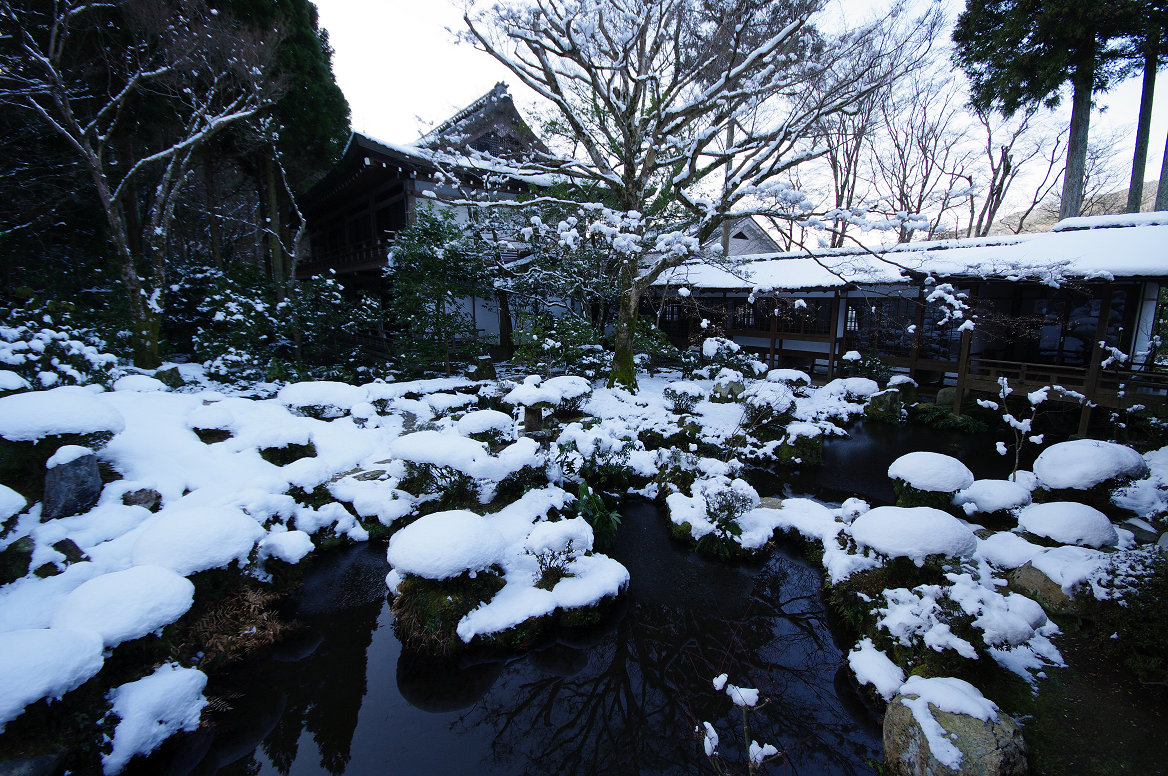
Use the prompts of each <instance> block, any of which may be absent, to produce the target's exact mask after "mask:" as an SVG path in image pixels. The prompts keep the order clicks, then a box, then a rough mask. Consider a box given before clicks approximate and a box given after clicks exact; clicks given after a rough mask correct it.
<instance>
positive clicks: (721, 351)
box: [701, 337, 767, 377]
mask: <svg viewBox="0 0 1168 776" xmlns="http://www.w3.org/2000/svg"><path fill="white" fill-rule="evenodd" d="M701 361H702V364H703V365H704V366H705V368H706V374H705V375H703V376H705V377H709V376H710V375H712V374H716V373H717V372H718V370H720V369H733V370H734V371H736V372H741V373H743V374H747V375H750V376H751V377H759V376H761V375H764V374H766V371H767V368H766V365H765V364H763V363H762V362H761V361H759V360H758V359H756V358H754V357H753V356H752V355H750V354H749V353H748V352H746V351H745V350H743V349H742V346H741V345H739V344H738V343H737V342H735V341H734V340H731V339H726V338H725V337H708V338H706V339H705V341H703V342H702V348H701Z"/></svg>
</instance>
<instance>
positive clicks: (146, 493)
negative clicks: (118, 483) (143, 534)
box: [122, 488, 162, 512]
mask: <svg viewBox="0 0 1168 776" xmlns="http://www.w3.org/2000/svg"><path fill="white" fill-rule="evenodd" d="M122 503H123V504H125V505H126V506H128V507H146V508H147V509H149V510H150V511H151V512H157V511H158V509H159V508H160V507H161V506H162V494H161V493H159V492H158V491H156V490H154V489H153V488H139V489H138V490H131V491H129V492H128V493H123V494H122Z"/></svg>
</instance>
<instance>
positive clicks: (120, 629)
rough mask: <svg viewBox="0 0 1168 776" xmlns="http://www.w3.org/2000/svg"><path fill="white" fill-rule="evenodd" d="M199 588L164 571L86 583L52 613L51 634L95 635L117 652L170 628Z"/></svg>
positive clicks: (146, 569)
mask: <svg viewBox="0 0 1168 776" xmlns="http://www.w3.org/2000/svg"><path fill="white" fill-rule="evenodd" d="M194 600H195V586H194V585H193V584H192V583H191V581H190V580H189V579H187V578H186V577H183V576H180V575H178V574H176V573H175V572H173V571H171V570H170V569H167V568H162V567H160V566H134V567H133V568H129V569H126V570H125V571H115V572H113V573H112V574H103V575H101V576H100V577H94V578H93V579H91V580H89V581H88V582H83V583H82V584H81V585H80V586H79V587H78V588H77V589H76V590H74V591H73V592H71V593H69V595H67V596H65V598H64V600H62V601H61V603H60V605H58V606H57V611H56V612H54V613H53V621H52V624H53V628H74V629H77V630H88V631H92V632H94V633H96V634H98V635H99V636H101V638H102V640H103V641H104V642H105V646H106V647H116V646H117V645H118V644H121V643H122V642H123V641H130V640H131V639H137V638H141V637H142V636H145V635H147V634H149V633H153V632H154V631H156V630H158V629H159V628H163V627H165V626H167V625H170V624H171V623H172V622H174V621H175V620H177V619H178V618H179V617H182V616H183V615H184V614H186V613H187V610H188V609H190V608H191V604H192V603H193V602H194Z"/></svg>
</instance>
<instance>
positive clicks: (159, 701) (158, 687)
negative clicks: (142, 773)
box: [101, 663, 207, 776]
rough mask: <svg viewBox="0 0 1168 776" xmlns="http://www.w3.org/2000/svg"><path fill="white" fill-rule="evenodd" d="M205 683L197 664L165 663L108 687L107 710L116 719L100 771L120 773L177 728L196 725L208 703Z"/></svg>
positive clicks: (182, 729)
mask: <svg viewBox="0 0 1168 776" xmlns="http://www.w3.org/2000/svg"><path fill="white" fill-rule="evenodd" d="M206 686H207V675H206V674H204V673H203V672H202V671H200V670H198V669H197V668H181V667H179V665H178V664H176V663H167V664H165V665H162V666H159V667H158V668H157V669H156V670H155V671H154V673H152V674H150V675H149V676H145V677H143V678H141V679H139V680H137V681H136V682H129V683H127V684H123V685H121V686H119V687H115V688H114V689H113V690H111V691H110V694H109V698H110V701H111V703H110V711H112V712H113V714H114V715H115V716H116V717H117V718H118V723H117V725H116V726H115V727H114V736H113V743H112V749H111V751H110V752H109V754H103V755H102V757H101V766H102V771H103V772H104V773H105V774H107V776H108V775H109V774H116V773H121V771H122V769H124V768H125V767H126V764H127V763H129V761H130V758H132V757H134V756H135V755H145V754H150V753H151V752H153V751H154V750H155V749H157V748H158V746H159V744H161V743H162V742H163V741H165V740H166V739H167V738H169V737H170V736H172V735H174V734H175V733H177V732H179V731H180V730H181V731H187V732H189V731H192V730H194V729H196V728H197V727H198V726H199V718H200V717H201V716H202V713H203V707H204V706H206V705H207V699H206V698H204V697H203V689H204V688H205V687H206Z"/></svg>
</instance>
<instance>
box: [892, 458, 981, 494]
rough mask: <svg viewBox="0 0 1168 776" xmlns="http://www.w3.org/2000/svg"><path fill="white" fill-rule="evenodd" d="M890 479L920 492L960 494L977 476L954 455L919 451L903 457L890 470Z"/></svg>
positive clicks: (894, 462)
mask: <svg viewBox="0 0 1168 776" xmlns="http://www.w3.org/2000/svg"><path fill="white" fill-rule="evenodd" d="M888 476H889V477H891V478H892V479H894V480H903V481H904V482H906V483H907V484H908V485H910V486H912V487H914V488H916V489H917V490H924V491H929V492H934V493H956V492H957V491H959V490H964V489H965V488H968V487H969V486H970V485H972V484H973V472H971V471H970V470H969V469H968V468H967V467H966V465H965V464H963V463H962V462H961V461H959V460H957V459H956V458H954V457H953V456H951V455H943V454H942V453H926V452H923V451H918V452H915V453H908V454H907V455H902V456H901V457H899V458H897V459H896V460H895V461H893V462H892V465H891V466H889V467H888Z"/></svg>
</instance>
